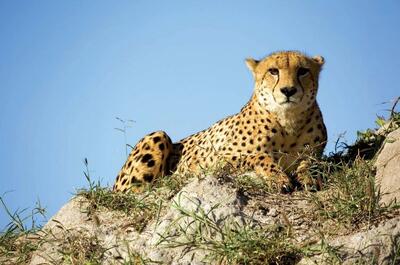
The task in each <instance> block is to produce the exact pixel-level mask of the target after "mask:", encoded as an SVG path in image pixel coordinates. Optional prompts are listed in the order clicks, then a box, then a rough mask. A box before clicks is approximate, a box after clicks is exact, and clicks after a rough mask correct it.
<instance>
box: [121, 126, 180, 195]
mask: <svg viewBox="0 0 400 265" xmlns="http://www.w3.org/2000/svg"><path fill="white" fill-rule="evenodd" d="M171 150H172V142H171V139H170V138H169V136H168V135H167V134H166V133H165V132H163V131H157V132H153V133H151V134H149V135H146V136H145V137H143V138H142V139H141V140H140V141H139V142H138V143H137V144H136V146H135V147H134V148H133V150H132V151H131V153H130V154H129V157H128V159H127V160H126V162H125V164H124V166H123V167H122V169H121V171H120V172H119V174H118V176H117V178H116V181H115V184H114V187H113V190H114V191H122V192H126V191H129V190H131V191H134V192H139V191H141V190H143V187H144V186H145V184H146V183H151V182H153V181H154V180H155V179H156V178H158V177H161V176H163V175H164V174H165V173H168V172H166V170H167V167H166V161H167V158H168V156H169V154H170V152H171Z"/></svg>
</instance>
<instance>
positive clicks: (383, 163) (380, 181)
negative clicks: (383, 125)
mask: <svg viewBox="0 0 400 265" xmlns="http://www.w3.org/2000/svg"><path fill="white" fill-rule="evenodd" d="M375 166H376V170H377V172H376V184H377V186H378V188H379V189H380V192H381V194H382V199H381V203H383V204H389V203H391V202H392V201H394V200H396V201H397V202H399V201H400V130H399V129H397V130H396V131H393V132H391V133H390V134H389V135H388V136H387V138H386V143H385V145H384V147H383V149H382V150H381V152H380V154H379V155H378V157H377V160H376V163H375Z"/></svg>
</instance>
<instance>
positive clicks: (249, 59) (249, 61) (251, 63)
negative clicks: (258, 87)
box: [246, 58, 259, 75]
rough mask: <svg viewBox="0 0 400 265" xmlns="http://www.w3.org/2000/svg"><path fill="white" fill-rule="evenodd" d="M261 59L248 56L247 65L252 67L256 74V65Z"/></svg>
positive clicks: (252, 71)
mask: <svg viewBox="0 0 400 265" xmlns="http://www.w3.org/2000/svg"><path fill="white" fill-rule="evenodd" d="M258 63H259V61H257V60H254V59H253V58H247V59H246V65H247V67H248V68H249V69H250V71H251V73H252V74H253V75H255V71H256V67H257V65H258Z"/></svg>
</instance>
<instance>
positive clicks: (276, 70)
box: [268, 68, 279, 75]
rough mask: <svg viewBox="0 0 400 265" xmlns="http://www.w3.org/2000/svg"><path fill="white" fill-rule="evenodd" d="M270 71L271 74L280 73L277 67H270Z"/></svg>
mask: <svg viewBox="0 0 400 265" xmlns="http://www.w3.org/2000/svg"><path fill="white" fill-rule="evenodd" d="M268 72H269V73H270V74H271V75H278V74H279V70H278V69H276V68H270V69H268Z"/></svg>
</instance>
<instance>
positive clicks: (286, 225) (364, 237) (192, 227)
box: [30, 129, 400, 265]
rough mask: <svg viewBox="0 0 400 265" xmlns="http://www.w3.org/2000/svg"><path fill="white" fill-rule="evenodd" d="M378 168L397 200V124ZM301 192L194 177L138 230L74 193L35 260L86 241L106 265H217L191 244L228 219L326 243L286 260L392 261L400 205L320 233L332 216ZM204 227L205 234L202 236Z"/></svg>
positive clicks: (55, 257) (212, 235) (50, 259)
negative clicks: (324, 218) (321, 213)
mask: <svg viewBox="0 0 400 265" xmlns="http://www.w3.org/2000/svg"><path fill="white" fill-rule="evenodd" d="M376 168H377V177H376V179H377V185H378V186H379V187H380V189H381V192H383V193H384V194H383V196H382V201H381V202H382V203H383V204H389V203H390V202H391V201H392V200H394V199H396V200H399V199H400V130H399V129H398V130H396V131H394V132H392V133H390V134H389V135H388V137H387V140H386V144H385V146H384V147H383V149H382V151H381V153H380V154H379V156H378V158H377V161H376ZM299 194H300V192H294V193H292V194H270V193H266V192H263V193H257V192H254V191H252V192H250V191H247V190H243V189H238V188H237V187H236V186H235V185H233V182H232V178H231V177H229V176H226V177H224V178H223V179H221V178H216V177H213V176H206V177H202V178H193V179H192V180H189V181H188V184H187V185H186V186H184V187H183V188H182V189H181V191H180V192H179V193H177V194H176V195H175V196H174V197H173V198H172V199H166V200H165V201H164V202H163V205H164V207H163V210H162V211H160V212H159V214H158V215H157V217H156V218H154V220H152V221H150V222H149V223H148V224H147V225H146V226H145V228H144V230H143V231H142V232H138V231H136V230H135V228H134V227H136V226H134V225H133V223H132V222H133V220H132V218H131V217H130V216H127V215H125V214H123V213H119V212H117V211H111V210H106V209H95V210H93V209H92V210H90V207H89V206H90V204H89V202H88V201H87V200H86V199H85V198H83V197H80V196H77V197H75V198H73V199H72V200H71V201H70V202H68V203H67V204H66V205H65V206H64V207H62V208H61V209H60V211H59V212H58V213H57V214H56V215H55V216H54V217H52V218H51V219H50V221H49V222H48V223H47V224H46V225H45V227H44V228H43V230H42V233H41V236H42V238H43V242H44V243H43V244H41V245H40V247H39V249H38V250H37V251H36V252H35V253H34V254H33V256H32V259H31V263H30V264H31V265H37V264H49V263H50V264H60V263H62V262H63V257H64V256H65V252H66V251H67V252H68V251H72V250H71V249H73V248H77V250H78V251H77V253H78V254H77V255H85V253H84V252H83V251H79V250H80V249H79V247H82V246H89V247H90V249H91V252H90V253H89V254H90V255H98V256H96V258H97V260H101V263H102V264H119V263H124V262H125V263H128V264H132V263H133V264H139V263H140V259H139V257H142V258H144V259H146V260H151V261H157V262H160V263H161V264H174V265H184V264H185V265H186V264H187V265H189V264H198V265H202V264H219V261H218V260H215V259H210V257H212V256H210V254H212V250H210V249H207V248H205V247H198V248H196V247H193V246H195V244H193V242H194V241H193V242H192V241H191V240H205V241H207V240H208V239H209V240H213V242H221V240H222V238H221V234H220V233H218V232H216V231H218V229H224V227H227V225H230V224H235V226H236V227H243V226H248V227H263V228H264V227H276V228H277V229H281V228H282V229H283V230H284V231H287V233H288V234H290V240H292V241H291V242H290V243H291V244H292V243H293V244H297V245H305V246H309V244H311V246H312V247H313V248H314V249H315V247H317V248H318V247H320V248H321V249H323V248H325V250H324V251H321V253H324V254H320V255H318V253H319V252H318V253H317V254H316V255H314V256H311V257H309V258H302V259H301V260H300V261H299V260H298V258H296V257H288V259H287V260H289V264H297V263H296V262H298V264H303V265H304V264H332V255H329V251H331V250H334V252H335V255H336V256H335V257H336V258H337V260H334V262H333V263H335V262H336V263H338V264H355V263H357V264H363V261H365V262H364V263H368V264H369V263H371V261H372V260H374V261H376V263H377V264H394V263H392V262H393V260H394V255H395V253H397V254H399V252H400V216H399V213H398V211H397V212H396V213H394V214H392V215H390V216H385V217H382V219H380V220H378V221H376V220H375V222H373V224H366V223H365V222H364V225H365V227H363V228H357V229H349V231H345V232H344V233H343V231H342V233H340V235H336V234H334V235H330V236H329V237H327V238H324V240H321V237H320V234H321V231H323V230H329V228H330V225H331V224H332V223H329V222H332V220H330V221H328V222H327V223H321V222H320V221H319V220H316V219H318V218H315V214H313V211H315V205H314V204H312V203H311V202H310V198H311V197H312V196H313V195H312V194H311V197H307V196H304V195H303V196H300V195H299ZM312 216H314V218H312ZM202 220H203V221H204V220H210V222H211V223H212V224H208V225H204V223H203V226H202V227H201V222H203V221H202ZM135 222H137V219H136V220H135ZM204 222H206V221H204ZM214 224H215V229H213V228H212V227H213V226H214ZM210 227H211V228H210ZM200 228H201V229H200ZM199 230H201V231H202V233H204V234H202V235H201V236H200V235H199V234H198V233H199ZM288 238H289V237H288ZM190 242H192V243H190ZM309 242H311V243H309ZM81 245H82V246H81ZM82 249H83V247H82ZM327 249H328V251H327ZM75 250H76V249H75ZM86 254H87V253H86ZM76 258H77V260H79V257H76ZM132 259H133V260H132ZM70 263H74V262H71V261H70ZM75 263H76V262H75ZM281 263H282V262H281ZM283 264H286V263H285V262H284V263H283Z"/></svg>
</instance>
